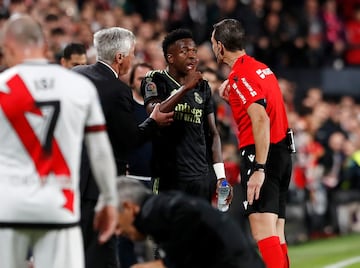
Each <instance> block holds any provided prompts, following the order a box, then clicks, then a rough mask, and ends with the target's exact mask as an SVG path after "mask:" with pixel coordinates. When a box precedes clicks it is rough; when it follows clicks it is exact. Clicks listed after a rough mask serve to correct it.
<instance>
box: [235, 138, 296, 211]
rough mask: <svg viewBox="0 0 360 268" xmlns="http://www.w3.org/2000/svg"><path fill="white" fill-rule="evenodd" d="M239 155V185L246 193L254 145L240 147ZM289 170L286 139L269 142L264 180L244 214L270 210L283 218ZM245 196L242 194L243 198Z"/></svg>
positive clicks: (251, 169)
mask: <svg viewBox="0 0 360 268" xmlns="http://www.w3.org/2000/svg"><path fill="white" fill-rule="evenodd" d="M240 156H241V161H240V172H241V185H242V187H243V188H244V192H245V193H247V182H248V180H249V178H250V176H251V174H252V173H253V165H254V161H255V145H249V146H245V147H243V148H241V149H240ZM291 171H292V161H291V154H290V152H289V150H288V147H287V143H286V139H284V140H283V141H281V142H279V143H276V144H270V148H269V155H268V159H267V161H266V173H265V181H264V184H263V186H262V187H261V191H260V197H259V200H256V201H255V202H254V203H253V205H252V206H249V205H248V206H247V209H246V210H245V212H246V214H251V213H255V212H270V213H275V214H277V215H278V217H279V218H285V208H286V199H287V193H288V188H289V183H290V178H291ZM246 196H247V195H245V196H244V198H245V199H246ZM243 201H245V200H243Z"/></svg>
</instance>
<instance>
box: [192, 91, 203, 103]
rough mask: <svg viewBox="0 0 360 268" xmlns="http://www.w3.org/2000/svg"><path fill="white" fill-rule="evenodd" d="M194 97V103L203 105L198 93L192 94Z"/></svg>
mask: <svg viewBox="0 0 360 268" xmlns="http://www.w3.org/2000/svg"><path fill="white" fill-rule="evenodd" d="M194 97H195V101H196V102H197V103H199V104H202V103H203V99H202V98H201V96H200V95H199V93H197V92H195V93H194Z"/></svg>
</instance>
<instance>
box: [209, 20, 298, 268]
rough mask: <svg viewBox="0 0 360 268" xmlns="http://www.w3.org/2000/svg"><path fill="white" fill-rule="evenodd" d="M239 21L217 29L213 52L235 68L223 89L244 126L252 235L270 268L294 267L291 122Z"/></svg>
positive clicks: (244, 174) (240, 125)
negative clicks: (289, 227) (289, 206)
mask: <svg viewBox="0 0 360 268" xmlns="http://www.w3.org/2000/svg"><path fill="white" fill-rule="evenodd" d="M244 42H245V38H244V30H243V27H242V25H241V24H240V22H239V21H237V20H234V19H225V20H223V21H221V22H219V23H217V24H215V25H214V30H213V33H212V36H211V43H212V48H213V51H214V53H215V56H216V59H217V61H218V63H219V64H220V63H226V64H227V65H229V66H230V67H231V68H232V70H231V72H230V74H229V77H228V80H227V81H226V82H225V83H224V84H223V85H222V86H223V87H222V89H221V90H220V92H221V95H223V97H224V98H225V99H226V100H228V102H229V104H230V106H231V108H232V111H233V115H234V118H235V121H236V123H237V125H238V130H239V134H238V140H239V147H240V155H241V168H240V170H241V182H242V185H243V187H244V190H245V191H246V193H247V199H246V200H244V203H243V204H244V207H245V210H246V211H247V214H249V222H250V226H251V232H252V235H253V237H254V239H255V240H256V242H257V244H258V247H259V250H260V252H261V254H262V257H263V260H264V262H265V264H266V267H267V268H288V267H289V260H288V256H287V246H286V241H285V234H284V226H285V206H286V196H287V192H288V187H289V182H290V177H291V170H292V162H291V155H290V150H289V148H288V147H289V146H290V143H289V142H288V139H287V137H288V136H287V132H288V121H287V116H286V112H285V106H284V102H283V98H282V95H281V91H280V88H279V85H278V81H277V79H276V77H275V75H274V73H273V72H272V71H271V69H270V68H269V67H268V66H266V65H265V64H263V63H261V62H258V61H256V60H255V59H254V58H252V57H250V56H248V55H247V54H246V52H245V50H244V46H245V44H244Z"/></svg>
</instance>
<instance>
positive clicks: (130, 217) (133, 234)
mask: <svg viewBox="0 0 360 268" xmlns="http://www.w3.org/2000/svg"><path fill="white" fill-rule="evenodd" d="M139 209H140V208H139V206H138V205H135V204H134V203H131V202H125V204H124V208H123V210H122V211H119V212H118V225H117V228H116V233H117V234H121V235H124V236H125V237H127V238H129V239H131V240H133V241H141V240H144V239H145V237H146V236H145V235H143V234H142V233H140V232H139V231H138V230H137V229H136V228H135V226H134V220H135V217H136V214H137V213H138V211H139Z"/></svg>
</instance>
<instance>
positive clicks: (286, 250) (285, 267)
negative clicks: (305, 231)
mask: <svg viewBox="0 0 360 268" xmlns="http://www.w3.org/2000/svg"><path fill="white" fill-rule="evenodd" d="M280 246H281V249H282V252H283V253H284V257H285V263H284V268H290V260H289V255H288V248H287V245H286V243H284V244H280Z"/></svg>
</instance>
